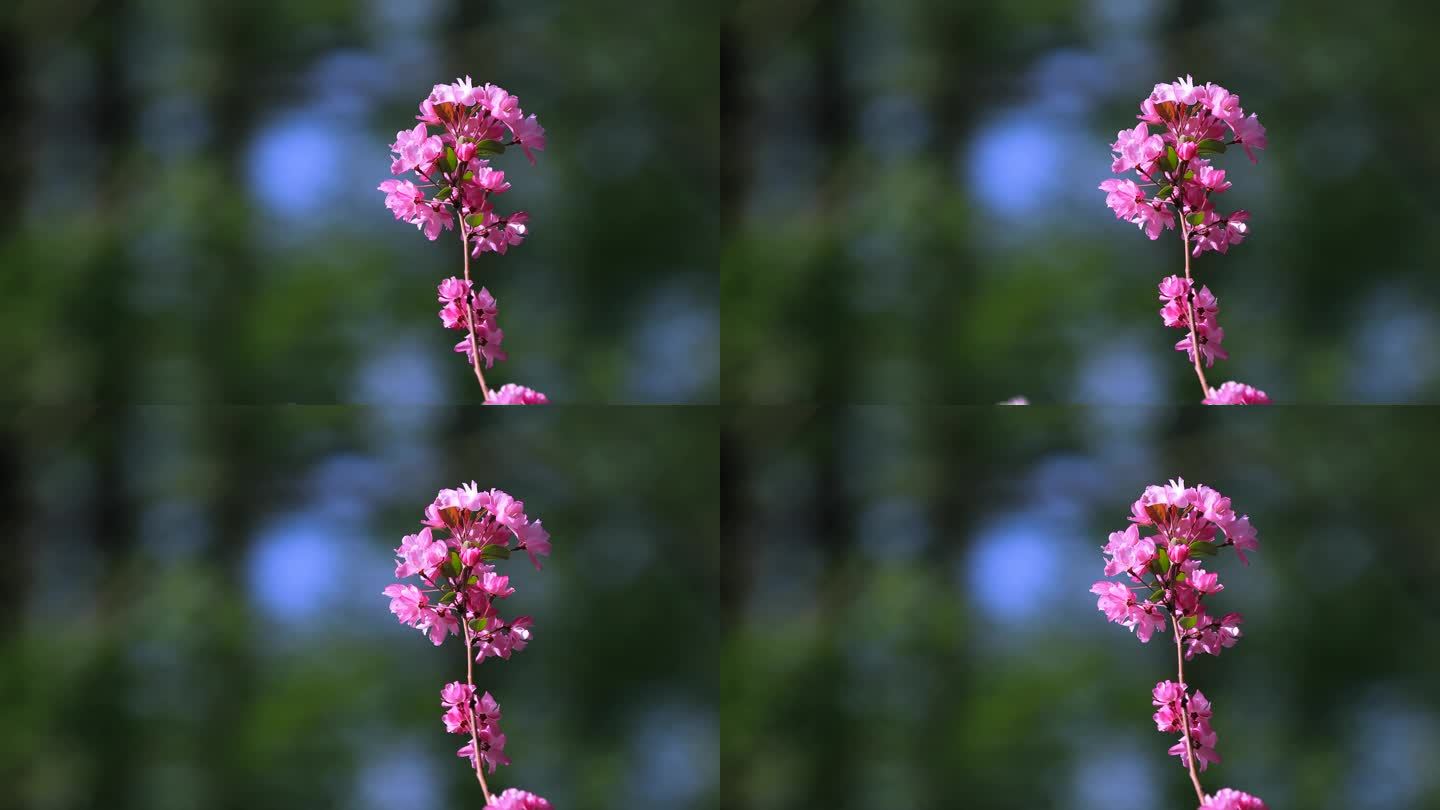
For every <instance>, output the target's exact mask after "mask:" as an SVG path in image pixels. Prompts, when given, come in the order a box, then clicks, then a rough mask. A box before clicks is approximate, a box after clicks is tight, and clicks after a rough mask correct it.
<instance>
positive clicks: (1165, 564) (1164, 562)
mask: <svg viewBox="0 0 1440 810" xmlns="http://www.w3.org/2000/svg"><path fill="white" fill-rule="evenodd" d="M1155 562H1157V563H1160V573H1162V574H1163V573H1165V572H1166V571H1169V570H1170V552H1168V551H1166V550H1165V549H1163V548H1159V549H1156V550H1155Z"/></svg>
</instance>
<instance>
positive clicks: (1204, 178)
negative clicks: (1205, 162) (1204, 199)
mask: <svg viewBox="0 0 1440 810" xmlns="http://www.w3.org/2000/svg"><path fill="white" fill-rule="evenodd" d="M1195 182H1196V183H1198V184H1200V187H1201V188H1204V189H1206V190H1208V191H1211V192H1220V191H1224V190H1225V189H1227V188H1230V181H1229V180H1226V179H1225V170H1224V169H1216V168H1213V167H1210V166H1205V167H1203V168H1201V169H1200V170H1199V171H1197V172H1195Z"/></svg>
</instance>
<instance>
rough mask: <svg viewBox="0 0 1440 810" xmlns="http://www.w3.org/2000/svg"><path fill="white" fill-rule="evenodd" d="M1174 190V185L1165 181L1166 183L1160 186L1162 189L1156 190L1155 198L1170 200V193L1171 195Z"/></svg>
mask: <svg viewBox="0 0 1440 810" xmlns="http://www.w3.org/2000/svg"><path fill="white" fill-rule="evenodd" d="M1174 191H1175V187H1174V186H1172V185H1170V184H1169V183H1165V184H1164V185H1162V186H1160V190H1159V191H1157V192H1155V199H1157V200H1168V199H1170V195H1171V194H1172V193H1173V192H1174Z"/></svg>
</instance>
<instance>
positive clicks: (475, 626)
mask: <svg viewBox="0 0 1440 810" xmlns="http://www.w3.org/2000/svg"><path fill="white" fill-rule="evenodd" d="M489 623H490V617H488V616H481V617H480V618H478V619H471V620H470V629H471V630H474V631H475V632H477V633H478V632H480V631H481V630H484V629H485V625H487V624H489Z"/></svg>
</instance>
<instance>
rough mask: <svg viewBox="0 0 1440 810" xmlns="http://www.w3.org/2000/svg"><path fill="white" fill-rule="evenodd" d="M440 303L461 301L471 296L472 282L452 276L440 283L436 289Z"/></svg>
mask: <svg viewBox="0 0 1440 810" xmlns="http://www.w3.org/2000/svg"><path fill="white" fill-rule="evenodd" d="M436 292H437V293H438V298H439V300H440V303H442V304H444V303H448V302H452V301H459V300H460V299H462V298H464V297H466V296H467V295H469V294H470V282H468V281H466V280H464V279H460V278H455V277H454V276H451V277H450V278H447V279H445V280H444V281H442V282H440V285H439V286H438V287H437V288H436Z"/></svg>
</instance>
